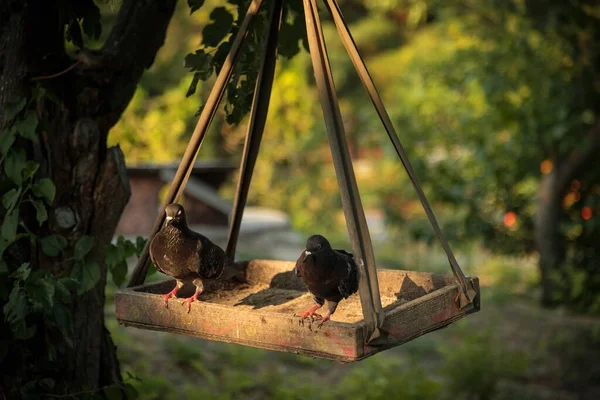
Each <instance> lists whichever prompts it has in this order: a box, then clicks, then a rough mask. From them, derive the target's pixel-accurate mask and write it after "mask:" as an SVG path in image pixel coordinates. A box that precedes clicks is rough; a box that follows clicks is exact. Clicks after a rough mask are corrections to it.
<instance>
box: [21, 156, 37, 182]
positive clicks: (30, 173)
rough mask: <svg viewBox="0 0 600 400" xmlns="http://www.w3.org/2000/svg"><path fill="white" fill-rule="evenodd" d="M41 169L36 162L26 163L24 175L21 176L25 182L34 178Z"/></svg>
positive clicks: (29, 161)
mask: <svg viewBox="0 0 600 400" xmlns="http://www.w3.org/2000/svg"><path fill="white" fill-rule="evenodd" d="M39 168H40V164H38V163H36V162H35V161H31V160H28V161H27V162H26V163H25V167H24V168H23V173H22V174H21V176H22V177H23V180H28V179H31V178H33V177H34V176H35V173H36V172H37V170H38V169H39Z"/></svg>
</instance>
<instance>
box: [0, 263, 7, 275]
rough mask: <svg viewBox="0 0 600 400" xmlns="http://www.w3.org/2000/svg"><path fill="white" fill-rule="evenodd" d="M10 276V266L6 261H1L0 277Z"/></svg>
mask: <svg viewBox="0 0 600 400" xmlns="http://www.w3.org/2000/svg"><path fill="white" fill-rule="evenodd" d="M5 274H8V265H6V262H4V260H0V275H5Z"/></svg>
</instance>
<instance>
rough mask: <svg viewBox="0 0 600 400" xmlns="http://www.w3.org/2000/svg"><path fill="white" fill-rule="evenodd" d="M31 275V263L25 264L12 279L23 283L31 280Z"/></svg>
mask: <svg viewBox="0 0 600 400" xmlns="http://www.w3.org/2000/svg"><path fill="white" fill-rule="evenodd" d="M29 274H31V265H30V264H29V263H23V264H21V266H20V267H19V268H17V269H16V270H15V272H13V273H12V274H10V277H11V278H14V279H18V280H21V281H26V280H27V278H29Z"/></svg>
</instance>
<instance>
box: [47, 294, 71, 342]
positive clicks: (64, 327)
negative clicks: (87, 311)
mask: <svg viewBox="0 0 600 400" xmlns="http://www.w3.org/2000/svg"><path fill="white" fill-rule="evenodd" d="M52 314H53V315H54V319H53V320H54V323H55V324H56V327H57V328H58V329H59V330H60V332H61V333H62V334H63V337H64V338H65V342H66V343H67V345H68V346H69V347H73V340H72V339H71V333H72V332H71V330H72V327H73V324H72V318H71V312H70V311H69V309H68V308H67V307H65V306H64V305H62V304H61V303H60V302H58V301H57V302H55V303H54V307H52Z"/></svg>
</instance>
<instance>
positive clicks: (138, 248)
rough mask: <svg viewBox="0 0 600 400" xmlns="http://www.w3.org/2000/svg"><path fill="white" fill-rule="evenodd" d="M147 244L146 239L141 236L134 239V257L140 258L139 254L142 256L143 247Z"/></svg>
mask: <svg viewBox="0 0 600 400" xmlns="http://www.w3.org/2000/svg"><path fill="white" fill-rule="evenodd" d="M147 242H148V239H146V238H145V237H143V236H138V237H136V238H135V255H136V256H138V257H139V256H140V254H142V251H144V246H146V243H147Z"/></svg>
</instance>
